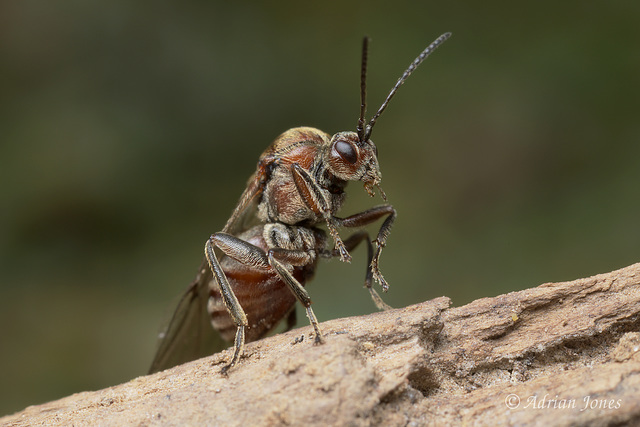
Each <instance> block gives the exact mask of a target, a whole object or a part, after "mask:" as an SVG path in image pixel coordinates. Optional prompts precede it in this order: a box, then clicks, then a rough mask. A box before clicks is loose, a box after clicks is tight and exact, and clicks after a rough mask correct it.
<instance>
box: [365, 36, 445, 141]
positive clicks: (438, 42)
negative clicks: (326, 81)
mask: <svg viewBox="0 0 640 427" xmlns="http://www.w3.org/2000/svg"><path fill="white" fill-rule="evenodd" d="M449 37H451V33H444V34H443V35H441V36H440V37H438V38H437V39H435V40H434V41H433V42H432V43H431V44H430V45H429V46H427V48H426V49H425V50H423V51H422V53H421V54H420V55H418V57H417V58H416V59H414V61H413V62H412V63H411V65H409V68H407V69H406V71H405V72H404V73H403V74H402V76H401V77H400V78H399V79H398V81H397V82H396V84H395V86H394V87H393V89H391V92H389V95H387V99H385V100H384V102H383V103H382V105H381V106H380V108H379V109H378V112H377V113H376V114H375V115H374V116H373V117H372V118H371V120H370V121H369V124H367V127H366V128H365V130H364V134H362V133H361V128H360V120H364V119H362V116H363V113H362V111H363V109H364V94H363V93H364V89H362V88H363V87H364V83H361V97H362V99H363V101H362V106H361V107H360V117H361V119H360V120H358V138H359V139H360V141H361V142H364V141H368V140H369V138H370V137H371V130H372V129H373V125H375V124H376V120H378V117H380V115H381V114H382V112H383V111H384V110H385V109H386V108H387V105H389V101H391V98H393V96H394V95H395V94H396V92H397V91H398V88H399V87H400V86H402V83H404V81H405V80H407V78H408V77H409V76H410V75H411V73H413V71H414V70H415V69H416V68H418V66H419V65H420V64H421V63H422V61H424V60H425V59H426V58H427V56H429V55H431V53H432V52H433V51H434V50H436V48H437V47H438V46H440V45H441V44H442V43H444V41H445V40H447V39H448V38H449ZM366 40H367V39H366V37H365V44H364V46H366V44H367V42H366ZM365 55H366V53H365V51H363V52H362V61H363V71H362V75H363V76H365V75H366V71H365V70H364V67H365V59H366V58H365Z"/></svg>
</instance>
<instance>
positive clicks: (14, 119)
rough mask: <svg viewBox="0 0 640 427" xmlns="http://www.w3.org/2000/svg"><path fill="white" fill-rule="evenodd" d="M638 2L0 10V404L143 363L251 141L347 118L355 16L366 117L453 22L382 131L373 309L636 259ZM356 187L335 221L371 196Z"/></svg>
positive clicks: (350, 276) (340, 295) (360, 293)
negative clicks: (383, 226) (391, 213)
mask: <svg viewBox="0 0 640 427" xmlns="http://www.w3.org/2000/svg"><path fill="white" fill-rule="evenodd" d="M336 4H337V3H336ZM639 20H640V3H638V2H615V3H604V2H592V3H585V2H578V1H568V2H555V1H554V2H551V1H542V2H528V3H522V2H507V1H498V2H469V3H464V2H447V3H444V2H441V3H436V2H430V3H426V2H422V3H421V4H416V3H413V2H405V1H399V2H340V3H339V5H335V6H334V5H333V4H332V3H326V2H322V3H317V2H315V3H311V2H292V1H285V2H278V3H274V2H270V3H265V4H263V5H253V4H251V5H248V4H243V3H241V2H237V3H233V4H232V3H231V2H218V1H188V2H182V3H179V4H178V3H175V4H166V3H158V2H127V1H110V2H86V1H80V0H75V1H74V0H62V1H57V2H47V1H31V0H22V1H13V2H2V3H0V55H1V56H0V76H1V79H0V89H1V95H0V99H1V102H0V111H1V114H0V130H1V135H2V138H1V142H0V185H1V192H0V197H1V198H0V200H1V203H2V205H1V210H0V328H1V331H2V332H1V335H0V343H1V344H0V346H1V351H0V387H1V388H0V414H6V413H10V412H13V411H17V410H20V409H22V408H24V407H25V406H27V405H29V404H36V403H41V402H44V401H47V400H51V399H55V398H59V397H63V396H65V395H68V394H70V393H73V392H78V391H84V390H94V389H99V388H103V387H106V386H110V385H114V384H118V383H121V382H124V381H127V380H129V379H131V378H133V377H135V376H139V375H143V374H144V373H145V372H146V370H147V368H148V366H149V363H150V361H151V358H152V356H153V351H154V347H155V336H156V334H157V332H158V331H159V327H160V325H161V324H162V323H163V321H164V320H166V318H167V316H169V315H170V314H171V310H172V308H173V306H172V305H173V304H175V302H176V301H177V300H176V297H177V296H178V295H179V294H180V292H181V291H182V290H183V289H184V288H185V287H186V286H187V285H188V283H189V282H190V281H191V280H192V279H193V277H194V275H195V273H196V269H197V268H198V266H199V264H200V261H201V258H202V248H203V244H204V242H205V240H206V239H207V237H208V236H209V235H210V234H211V233H212V232H215V231H218V230H220V229H221V228H222V226H223V225H224V222H225V220H226V219H227V217H228V216H229V214H230V213H231V211H232V209H233V207H234V205H235V203H236V201H237V199H238V197H239V195H240V193H241V192H242V190H243V188H244V185H245V183H246V180H247V178H248V177H249V175H250V174H251V173H252V172H253V170H254V168H255V164H256V162H257V160H258V156H259V155H260V153H261V152H262V151H263V150H264V149H265V148H266V147H267V146H268V145H269V144H270V143H271V141H272V140H273V139H274V138H275V137H276V136H277V135H278V134H280V133H281V132H282V131H284V130H286V129H288V128H291V127H294V126H298V125H310V126H315V127H318V128H320V129H323V130H325V131H326V132H329V133H334V132H336V131H340V130H353V129H354V128H355V124H356V120H357V116H358V108H359V100H358V95H359V92H358V91H359V61H360V45H361V38H362V36H363V35H365V34H368V35H369V36H371V38H372V44H371V50H370V62H369V66H370V67H369V82H368V83H369V101H370V110H374V109H375V108H377V106H378V105H379V104H380V102H381V101H382V100H383V99H384V97H385V96H386V93H387V92H388V90H389V89H390V88H391V86H392V85H393V83H394V82H395V80H396V79H397V77H398V76H399V75H400V73H401V72H402V71H403V70H404V68H405V67H406V66H407V65H408V64H409V62H410V61H411V60H412V59H413V58H414V57H415V56H416V55H417V54H418V53H419V52H420V51H421V50H422V49H423V48H424V47H425V46H426V45H427V44H428V43H430V42H431V41H432V40H433V39H435V38H436V37H437V36H438V35H440V34H441V33H443V32H445V31H452V32H453V37H452V38H451V39H450V40H449V41H448V42H447V43H445V44H444V45H443V46H442V47H441V48H440V49H439V50H438V51H437V52H436V53H435V54H434V55H433V56H431V57H430V58H429V59H428V60H427V61H426V62H425V63H424V64H423V65H422V67H421V68H420V69H419V70H418V72H416V73H415V74H414V75H413V76H412V77H411V78H410V79H409V81H408V82H407V84H405V85H404V86H403V87H402V89H401V90H400V91H399V93H398V96H397V97H396V98H395V99H394V102H393V103H392V104H391V106H390V108H389V109H388V110H387V111H386V112H385V114H384V116H383V117H382V118H381V119H380V120H379V122H378V124H377V126H376V129H375V132H374V133H373V140H374V141H375V142H376V143H377V145H378V148H379V159H380V163H381V167H382V172H383V188H384V190H385V191H386V193H387V195H388V196H389V200H390V202H391V203H393V204H394V206H395V207H396V208H397V210H398V212H399V217H398V220H397V223H396V225H395V227H394V229H393V233H392V235H391V238H390V240H389V244H388V247H387V249H386V250H385V252H384V253H383V259H382V270H383V272H384V273H385V277H386V278H387V279H388V280H389V282H390V284H391V289H390V291H389V293H388V294H387V295H385V299H386V301H387V302H388V303H390V304H391V305H393V306H396V307H400V306H405V305H409V304H413V303H417V302H421V301H424V300H427V299H430V298H434V297H437V296H441V295H447V296H449V297H451V298H452V299H453V303H454V304H455V305H461V304H464V303H467V302H469V301H471V300H473V299H476V298H479V297H482V296H494V295H497V294H500V293H505V292H509V291H513V290H519V289H523V288H527V287H531V286H536V285H538V284H540V283H543V282H549V281H562V280H571V279H575V278H579V277H584V276H589V275H592V274H596V273H601V272H606V271H610V270H612V269H616V268H620V267H624V266H626V265H628V264H632V263H634V262H638V261H640V221H639V218H640V197H639V195H640V194H639V193H640V192H639V190H638V183H639V181H640V120H639V113H640V30H639V29H638V22H639ZM370 112H371V111H370ZM349 195H350V196H349V197H350V200H349V203H348V204H347V205H346V206H345V208H344V210H343V213H344V214H345V215H346V214H349V213H353V212H356V211H358V210H363V209H365V208H367V207H369V206H371V205H373V204H376V203H380V199H379V198H378V199H376V200H371V199H370V198H369V197H368V196H367V195H366V194H365V192H364V190H363V189H362V186H361V185H358V184H352V185H351V186H350V191H349ZM364 257H365V251H364V250H363V249H360V250H358V251H357V252H355V253H354V263H353V265H343V264H341V263H339V262H338V261H332V262H329V263H326V262H324V263H322V264H321V265H320V266H319V268H318V272H317V275H316V278H315V280H314V281H313V282H312V283H311V284H310V286H309V290H310V292H311V295H312V297H313V299H314V309H315V310H316V314H317V316H318V318H319V319H320V320H328V319H331V318H336V317H341V316H351V315H357V314H363V313H369V312H373V311H374V310H375V308H374V306H373V304H372V302H371V301H370V299H369V297H368V294H367V293H366V291H364V290H363V289H362V288H361V286H362V280H363V276H364V268H365V265H364ZM299 317H300V323H301V324H302V325H306V319H305V318H304V316H299Z"/></svg>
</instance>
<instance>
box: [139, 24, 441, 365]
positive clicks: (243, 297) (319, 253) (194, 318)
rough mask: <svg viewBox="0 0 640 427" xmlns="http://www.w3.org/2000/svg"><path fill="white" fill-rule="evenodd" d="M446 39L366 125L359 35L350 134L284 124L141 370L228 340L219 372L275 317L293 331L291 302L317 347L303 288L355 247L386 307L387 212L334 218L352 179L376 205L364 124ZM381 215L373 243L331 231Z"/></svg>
mask: <svg viewBox="0 0 640 427" xmlns="http://www.w3.org/2000/svg"><path fill="white" fill-rule="evenodd" d="M450 35H451V33H445V34H443V35H441V36H440V37H438V38H437V39H436V40H435V41H433V42H432V43H431V44H430V45H429V46H428V47H427V48H426V49H425V50H424V51H422V53H420V55H419V56H418V57H417V58H416V59H415V60H414V61H413V62H412V63H411V64H410V65H409V67H408V68H407V69H406V70H405V72H404V73H403V74H402V76H401V77H400V78H399V79H398V81H397V82H396V84H395V85H394V86H393V88H392V89H391V91H390V92H389V94H388V95H387V97H386V99H385V100H384V102H383V103H382V105H381V106H380V108H379V109H378V111H377V112H376V113H375V114H374V115H373V117H372V118H371V119H370V120H369V122H368V123H366V124H365V114H366V74H367V54H368V43H369V39H368V37H365V38H364V41H363V46H362V63H361V73H360V101H361V103H360V116H359V119H358V122H357V126H356V132H352V131H350V132H338V133H336V134H335V135H333V136H330V135H328V134H327V133H325V132H322V131H320V130H318V129H315V128H311V127H298V128H293V129H289V130H288V131H286V132H284V133H283V134H282V135H280V136H279V137H278V138H276V139H275V141H274V142H273V143H272V144H271V145H270V146H269V147H268V148H267V149H266V150H265V151H264V153H262V155H261V156H260V159H259V161H258V165H257V169H256V171H255V173H254V174H253V175H252V177H251V178H250V179H249V182H248V185H247V187H246V189H245V190H244V192H243V194H242V195H241V197H240V201H239V202H238V204H237V206H236V207H235V209H234V210H233V212H232V214H231V217H230V218H229V220H228V221H227V223H226V225H225V226H224V228H223V230H222V231H220V232H217V233H214V234H213V235H211V237H210V238H209V239H208V240H207V242H206V244H205V249H204V252H205V257H204V261H203V263H202V265H201V267H200V270H199V272H198V275H197V276H196V279H195V280H194V281H193V282H192V283H191V285H190V286H189V288H188V289H187V291H186V292H185V294H184V295H183V297H182V299H181V300H180V303H179V304H178V308H177V309H176V311H175V313H174V315H173V318H172V319H171V321H170V323H169V326H168V328H167V329H166V330H165V332H163V333H162V334H160V345H159V347H158V350H157V353H156V356H155V358H154V360H153V363H152V366H151V369H150V372H157V371H159V370H162V369H166V368H169V367H172V366H175V365H177V364H180V363H184V362H187V361H190V360H193V359H196V358H198V357H202V356H205V355H207V354H209V353H210V352H211V351H212V350H210V349H211V348H216V347H217V348H218V349H222V348H224V347H225V346H226V343H229V342H232V341H233V343H234V353H233V356H232V358H231V361H230V362H229V363H228V364H227V365H225V366H224V367H223V372H227V371H228V370H229V369H230V368H232V367H233V366H234V365H236V364H237V363H238V360H239V359H240V356H241V355H242V352H243V347H244V344H245V342H251V341H255V340H258V339H260V338H262V337H264V336H265V335H267V334H269V333H270V332H271V331H273V330H274V328H275V327H276V326H277V325H278V324H279V323H280V322H281V321H282V320H283V319H285V318H286V319H287V320H286V328H287V330H288V329H291V328H292V327H293V326H294V325H295V321H296V312H295V304H296V301H299V302H300V303H301V304H302V306H303V307H304V308H305V310H306V314H307V317H308V318H309V321H310V323H311V325H312V326H313V329H314V335H315V342H316V343H321V342H322V340H323V338H322V333H321V331H320V328H319V326H318V321H317V319H316V316H315V314H314V313H313V310H312V308H311V298H310V296H309V293H308V292H307V290H306V289H305V287H304V285H305V284H306V283H307V282H308V281H309V280H311V278H312V277H313V275H314V273H315V270H316V267H317V263H318V260H319V259H320V258H333V257H337V258H339V259H340V260H341V261H343V262H350V261H351V255H350V252H351V251H352V250H353V249H355V248H356V247H357V246H358V245H360V244H361V243H363V242H364V243H365V244H366V245H367V256H368V263H367V271H366V275H365V288H366V289H368V290H369V293H370V295H371V298H372V300H373V302H374V303H375V305H376V306H377V307H378V309H381V310H385V309H388V308H390V307H389V306H388V305H387V304H386V303H384V301H383V300H382V298H381V297H380V295H379V294H378V293H377V292H376V291H375V289H374V288H373V282H374V281H375V282H378V283H379V284H380V286H381V288H382V290H383V291H384V292H386V291H387V290H388V288H389V285H388V283H387V282H386V280H385V279H384V277H383V276H382V274H381V273H380V268H379V264H380V255H381V252H382V249H383V248H384V247H385V245H386V242H387V238H388V237H389V232H390V230H391V226H392V225H393V222H394V221H395V219H396V215H397V214H396V210H395V209H394V208H393V206H391V205H390V204H382V205H379V206H375V207H372V208H370V209H367V210H365V211H363V212H359V213H356V214H353V215H350V216H347V217H339V216H337V215H336V214H337V213H338V211H339V210H340V207H341V206H342V204H343V201H344V199H345V196H346V193H345V188H346V186H347V183H348V182H349V181H360V182H362V183H363V185H364V189H365V190H366V192H367V193H368V194H369V195H370V196H374V195H375V189H377V190H378V192H379V193H380V195H381V197H382V199H383V200H384V201H385V202H386V200H387V199H386V195H385V193H384V192H383V191H382V188H381V187H380V181H381V174H380V166H379V163H378V151H377V148H376V146H375V144H374V143H373V141H371V132H372V130H373V126H374V125H375V123H376V121H377V120H378V118H379V117H380V115H382V113H383V112H384V110H385V109H386V108H387V106H388V105H389V102H390V101H391V99H392V98H393V96H394V95H395V94H396V92H397V90H398V89H399V87H400V86H401V85H402V84H403V83H404V82H405V80H406V79H407V78H408V77H409V75H411V73H413V71H414V70H415V69H416V68H417V67H418V66H419V65H420V64H421V63H422V61H424V60H425V59H426V58H427V57H428V56H429V55H430V54H431V53H432V52H433V51H434V50H435V49H436V48H437V47H438V46H439V45H440V44H442V43H443V42H444V41H445V40H447V39H448V38H449V37H450ZM383 218H384V219H383ZM381 219H383V221H382V224H381V226H380V228H379V230H378V233H377V235H376V237H375V239H374V240H373V241H372V240H370V236H369V234H368V233H367V232H366V231H364V230H358V231H355V232H354V233H353V234H351V235H350V236H349V237H348V238H346V239H345V240H342V238H341V237H340V234H339V229H341V228H360V227H363V226H366V225H369V224H372V223H374V222H376V221H378V220H381ZM320 226H324V227H325V228H326V229H327V231H328V236H327V233H326V232H325V231H324V229H323V228H320ZM329 237H330V238H331V241H332V245H329ZM374 245H375V247H374ZM207 331H211V332H213V331H217V334H216V333H215V332H214V333H213V334H211V333H207Z"/></svg>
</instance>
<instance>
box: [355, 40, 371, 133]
mask: <svg viewBox="0 0 640 427" xmlns="http://www.w3.org/2000/svg"><path fill="white" fill-rule="evenodd" d="M368 52H369V37H367V36H365V37H364V39H363V40H362V67H361V68H360V118H359V119H358V126H357V127H356V130H357V131H358V139H359V140H360V141H366V140H365V139H363V137H364V120H365V119H364V116H365V114H367V53H368Z"/></svg>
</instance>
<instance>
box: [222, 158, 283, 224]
mask: <svg viewBox="0 0 640 427" xmlns="http://www.w3.org/2000/svg"><path fill="white" fill-rule="evenodd" d="M271 161H272V160H271V159H270V158H269V159H263V160H262V161H261V162H260V163H259V164H258V169H257V170H256V172H255V173H254V174H253V175H251V178H249V182H248V183H247V188H245V190H244V191H243V192H242V196H240V200H239V201H238V204H237V205H236V207H235V209H234V210H233V212H232V213H231V217H230V218H229V220H228V221H227V224H226V225H225V226H224V229H223V230H222V231H224V232H225V233H230V234H238V233H239V232H241V231H244V230H247V229H248V228H249V227H250V226H251V225H253V223H255V221H257V218H256V217H255V215H254V213H255V211H256V208H257V206H258V201H259V200H260V196H261V195H262V191H263V190H264V186H265V183H266V181H267V167H268V165H269V163H270V162H271ZM252 222H253V223H252Z"/></svg>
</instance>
